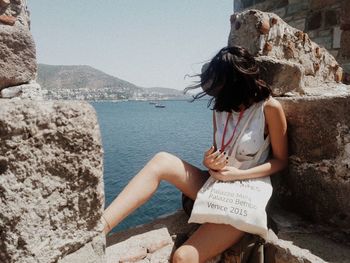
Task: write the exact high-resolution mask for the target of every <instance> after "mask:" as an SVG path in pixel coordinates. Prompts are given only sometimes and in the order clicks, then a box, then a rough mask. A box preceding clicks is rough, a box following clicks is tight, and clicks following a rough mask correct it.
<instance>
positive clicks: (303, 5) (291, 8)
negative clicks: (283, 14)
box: [287, 1, 309, 15]
mask: <svg viewBox="0 0 350 263" xmlns="http://www.w3.org/2000/svg"><path fill="white" fill-rule="evenodd" d="M308 8H309V3H308V2H307V1H300V2H297V3H292V4H289V5H288V7H287V15H293V14H295V13H299V12H301V11H303V10H307V9H308Z"/></svg>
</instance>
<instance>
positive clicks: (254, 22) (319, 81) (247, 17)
mask: <svg viewBox="0 0 350 263" xmlns="http://www.w3.org/2000/svg"><path fill="white" fill-rule="evenodd" d="M228 45H229V46H232V45H241V46H244V47H246V48H247V49H248V50H249V51H250V52H251V53H252V54H253V55H255V56H258V57H259V56H262V57H259V61H260V63H261V64H262V65H263V66H264V67H265V68H266V72H268V73H269V74H263V79H264V78H265V80H266V82H267V83H269V84H270V85H271V87H272V89H273V90H274V93H275V95H276V96H281V95H283V94H285V93H286V92H292V91H295V92H297V93H299V94H303V93H304V92H303V91H304V88H306V87H320V86H328V84H329V83H330V84H331V85H333V84H334V83H337V82H340V81H341V80H342V72H343V70H342V68H341V67H340V66H339V64H338V62H337V61H336V60H335V58H334V57H333V56H332V55H331V54H330V53H328V52H327V51H326V49H325V48H321V47H320V46H319V45H318V44H316V43H315V42H313V41H311V40H310V38H309V37H308V35H307V34H306V33H304V32H302V31H300V30H298V29H296V28H293V27H291V26H289V25H288V24H287V23H285V22H284V21H283V20H282V19H281V18H280V17H279V16H277V15H276V14H273V13H265V12H261V11H258V10H246V11H244V12H241V13H236V14H234V15H232V17H231V32H230V36H229V40H228ZM266 56H267V57H266ZM276 71H277V74H276V75H275V74H274V72H276ZM271 75H273V76H271ZM286 80H291V81H290V82H288V81H286ZM299 82H301V83H300V85H296V84H297V83H299ZM281 83H282V85H281Z"/></svg>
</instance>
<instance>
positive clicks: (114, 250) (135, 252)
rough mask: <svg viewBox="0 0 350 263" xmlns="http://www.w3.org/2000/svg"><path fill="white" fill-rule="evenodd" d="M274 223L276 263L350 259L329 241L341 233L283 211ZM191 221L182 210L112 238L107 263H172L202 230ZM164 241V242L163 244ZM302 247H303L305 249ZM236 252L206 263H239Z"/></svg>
mask: <svg viewBox="0 0 350 263" xmlns="http://www.w3.org/2000/svg"><path fill="white" fill-rule="evenodd" d="M286 214H287V216H286ZM273 219H274V220H275V221H276V224H277V226H278V228H279V232H278V237H277V236H276V235H275V233H274V232H273V231H272V230H270V231H269V242H268V245H267V246H269V252H270V253H272V254H273V256H274V260H275V261H274V262H273V263H291V262H304V263H324V262H333V263H346V262H347V261H346V260H347V259H348V257H349V255H350V250H349V247H348V245H346V244H341V243H340V242H342V241H341V240H338V242H337V240H335V241H334V240H332V238H329V237H328V236H329V235H333V237H336V234H337V233H336V231H334V229H328V228H322V227H317V226H313V225H310V222H307V221H305V220H302V219H300V218H298V217H297V216H295V215H293V214H290V213H286V212H284V211H281V210H279V211H275V212H274V214H273ZM187 220H188V216H187V215H186V214H185V213H184V212H183V211H182V210H179V211H177V212H175V213H173V214H171V215H168V216H166V217H162V218H158V219H156V220H154V221H153V222H151V223H149V224H145V225H142V226H139V227H136V228H131V229H128V230H124V231H121V232H117V233H115V234H111V235H110V236H109V237H108V238H107V243H109V246H108V247H107V249H106V253H107V262H111V263H112V262H139V263H141V262H152V263H158V262H170V258H171V256H172V253H173V252H174V251H175V250H176V248H178V247H179V246H180V245H182V243H183V242H184V241H185V240H186V239H187V238H188V237H189V236H190V235H191V234H192V233H193V232H194V231H195V230H196V229H197V228H198V226H199V224H188V223H187ZM311 229H312V230H311ZM300 231H303V232H300ZM317 231H321V232H320V233H321V234H317ZM281 236H282V237H283V239H281ZM170 237H171V238H172V240H173V242H171V240H170ZM284 239H285V240H284ZM161 240H164V242H160V241H161ZM168 242H169V244H167V245H164V246H159V245H157V244H165V243H168ZM140 244H142V245H140ZM154 244H156V246H155V247H157V248H158V249H157V250H152V251H153V252H150V251H151V250H149V249H147V248H149V247H152V246H153V245H154ZM298 245H302V246H301V247H303V248H300V247H299V246H298ZM324 246H326V248H325V247H324ZM232 249H234V247H231V248H228V249H227V250H225V251H224V252H223V253H222V254H220V255H217V256H216V257H214V258H212V259H211V260H208V261H207V262H206V263H215V262H234V263H236V262H237V261H236V260H235V258H234V255H233V253H232ZM310 250H312V251H311V252H310ZM159 255H161V256H159ZM118 260H119V261H118ZM223 260H224V261H223ZM328 260H329V261H328Z"/></svg>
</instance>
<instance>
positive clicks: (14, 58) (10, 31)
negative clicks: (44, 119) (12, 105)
mask: <svg viewBox="0 0 350 263" xmlns="http://www.w3.org/2000/svg"><path fill="white" fill-rule="evenodd" d="M13 12H14V13H15V14H14V15H12V13H13ZM10 14H11V15H10ZM1 17H2V19H0V20H1V21H2V22H3V23H6V24H2V23H0V39H1V45H0V90H1V89H3V88H6V87H9V86H16V85H20V84H23V83H28V82H29V81H30V80H34V79H35V74H36V70H37V67H36V56H35V44H34V41H33V38H32V34H31V33H30V31H29V17H28V13H27V11H26V8H25V3H24V1H20V4H19V5H15V4H11V5H9V7H8V8H7V9H6V12H5V14H3V15H2V16H1ZM16 20H17V21H18V22H16V23H15V21H16ZM6 21H7V22H6Z"/></svg>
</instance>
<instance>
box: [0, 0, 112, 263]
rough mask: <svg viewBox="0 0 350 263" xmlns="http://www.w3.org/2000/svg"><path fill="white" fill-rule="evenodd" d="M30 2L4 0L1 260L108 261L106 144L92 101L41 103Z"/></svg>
mask: <svg viewBox="0 0 350 263" xmlns="http://www.w3.org/2000/svg"><path fill="white" fill-rule="evenodd" d="M29 29H30V20H29V11H28V10H27V5H26V1H25V0H0V142H1V143H0V262H1V263H12V262H18V263H21V262H23V263H24V262H25V263H30V262H41V263H44V262H45V263H46V262H47V263H51V262H61V263H73V262H74V263H79V262H81V263H96V262H97V263H98V262H101V263H102V262H104V261H105V236H104V234H102V230H103V225H102V222H101V215H102V212H103V209H104V189H103V149H102V142H101V135H100V130H99V125H98V121H97V115H96V112H95V110H94V108H93V107H92V106H91V105H90V104H89V103H87V102H81V101H80V102H79V101H43V100H42V93H41V87H40V85H38V84H37V83H36V82H35V78H36V74H37V65H36V55H35V53H36V52H35V44H34V40H33V37H32V35H31V33H30V30H29Z"/></svg>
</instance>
